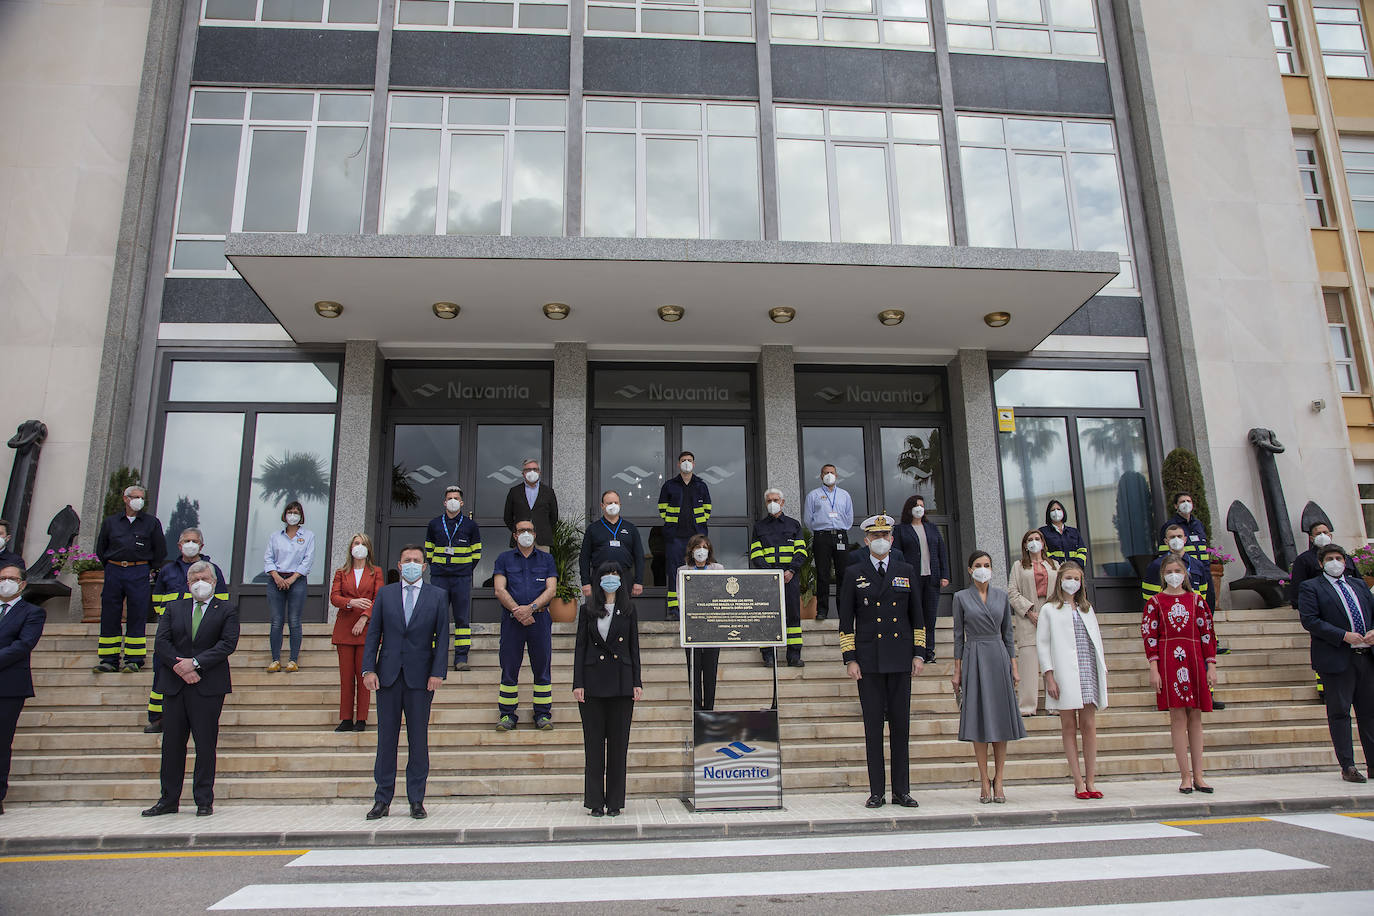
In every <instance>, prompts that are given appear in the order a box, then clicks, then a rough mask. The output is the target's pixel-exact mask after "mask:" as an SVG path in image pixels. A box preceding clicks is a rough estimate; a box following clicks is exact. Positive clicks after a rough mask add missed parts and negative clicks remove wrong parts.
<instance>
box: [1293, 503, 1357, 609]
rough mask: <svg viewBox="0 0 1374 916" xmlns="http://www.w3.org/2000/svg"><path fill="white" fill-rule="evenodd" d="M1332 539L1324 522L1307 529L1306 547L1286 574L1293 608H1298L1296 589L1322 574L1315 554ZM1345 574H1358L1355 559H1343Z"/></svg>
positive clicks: (1329, 530)
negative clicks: (1291, 569)
mask: <svg viewBox="0 0 1374 916" xmlns="http://www.w3.org/2000/svg"><path fill="white" fill-rule="evenodd" d="M1334 540H1335V538H1334V537H1332V535H1331V526H1330V525H1328V524H1327V523H1326V522H1314V523H1313V524H1312V527H1311V528H1308V529H1307V544H1308V547H1307V549H1306V550H1304V551H1303V552H1302V553H1300V554H1298V558H1297V559H1296V560H1294V561H1293V571H1292V572H1291V573H1289V575H1288V603H1289V604H1291V605H1292V606H1293V610H1295V611H1296V610H1297V609H1298V591H1299V590H1300V589H1301V588H1302V584H1303V583H1304V582H1306V581H1307V580H1308V579H1315V578H1317V577H1318V576H1320V575H1321V574H1322V561H1321V560H1319V559H1318V558H1317V555H1318V554H1319V553H1321V551H1322V549H1323V548H1325V547H1327V546H1328V545H1330V544H1331V542H1332V541H1334ZM1345 574H1346V575H1347V576H1355V577H1358V576H1359V575H1360V572H1359V570H1357V569H1356V568H1355V561H1354V560H1351V559H1350V558H1349V557H1347V558H1346V560H1345Z"/></svg>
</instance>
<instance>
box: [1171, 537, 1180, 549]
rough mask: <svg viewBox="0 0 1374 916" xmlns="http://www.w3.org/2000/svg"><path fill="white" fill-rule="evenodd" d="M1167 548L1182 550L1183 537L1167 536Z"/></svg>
mask: <svg viewBox="0 0 1374 916" xmlns="http://www.w3.org/2000/svg"><path fill="white" fill-rule="evenodd" d="M1169 549H1170V550H1182V549H1183V538H1177V537H1175V538H1169Z"/></svg>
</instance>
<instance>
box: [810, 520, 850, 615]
mask: <svg viewBox="0 0 1374 916" xmlns="http://www.w3.org/2000/svg"><path fill="white" fill-rule="evenodd" d="M844 536H845V532H843V531H817V532H816V533H815V535H814V536H813V537H812V538H811V553H812V554H813V556H814V559H815V563H816V616H817V617H822V616H828V615H829V614H830V586H831V585H834V586H835V587H836V588H837V589H838V588H839V584H840V582H842V581H844V568H845V565H846V564H847V563H848V561H849V551H848V550H836V549H835V545H836V544H842V543H844Z"/></svg>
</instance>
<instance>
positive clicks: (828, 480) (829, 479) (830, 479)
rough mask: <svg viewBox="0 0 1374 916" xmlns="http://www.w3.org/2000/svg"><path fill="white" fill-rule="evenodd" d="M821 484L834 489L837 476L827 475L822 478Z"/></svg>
mask: <svg viewBox="0 0 1374 916" xmlns="http://www.w3.org/2000/svg"><path fill="white" fill-rule="evenodd" d="M821 483H823V484H825V485H826V486H827V487H833V486H834V485H835V475H834V474H826V475H825V476H824V477H822V478H821Z"/></svg>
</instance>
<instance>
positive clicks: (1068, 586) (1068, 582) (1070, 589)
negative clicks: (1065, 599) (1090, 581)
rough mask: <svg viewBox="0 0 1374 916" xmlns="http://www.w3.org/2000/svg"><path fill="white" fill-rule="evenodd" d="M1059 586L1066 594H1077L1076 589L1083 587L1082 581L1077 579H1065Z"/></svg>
mask: <svg viewBox="0 0 1374 916" xmlns="http://www.w3.org/2000/svg"><path fill="white" fill-rule="evenodd" d="M1059 587H1060V588H1062V589H1063V590H1064V594H1066V595H1077V594H1078V590H1079V589H1080V588H1082V587H1083V583H1082V582H1080V581H1079V580H1077V579H1065V580H1064V581H1063V582H1061V583H1059Z"/></svg>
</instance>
